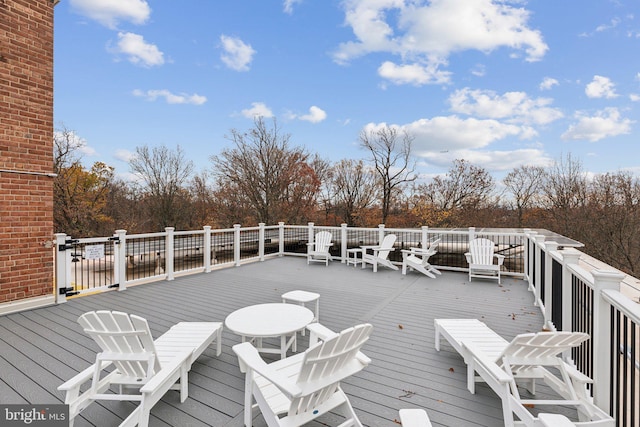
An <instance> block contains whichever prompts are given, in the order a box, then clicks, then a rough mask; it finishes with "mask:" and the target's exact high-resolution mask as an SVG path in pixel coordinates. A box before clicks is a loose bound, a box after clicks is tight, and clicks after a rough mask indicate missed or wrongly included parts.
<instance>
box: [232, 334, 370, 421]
mask: <svg viewBox="0 0 640 427" xmlns="http://www.w3.org/2000/svg"><path fill="white" fill-rule="evenodd" d="M313 325H315V326H318V324H312V325H310V328H309V329H310V330H311V338H312V340H311V342H312V343H313V342H315V340H316V338H325V339H326V340H324V341H321V342H319V343H316V344H315V345H312V347H310V348H309V349H308V350H307V351H305V352H304V353H299V354H296V355H294V356H291V357H287V358H286V359H282V360H278V361H276V362H273V363H270V364H267V363H265V362H264V360H263V359H262V358H261V357H260V355H259V353H258V351H257V350H256V348H255V347H253V346H252V345H251V344H250V343H248V342H245V343H242V344H236V345H234V346H233V351H234V352H235V353H236V354H237V355H238V360H239V364H240V370H241V371H243V372H246V378H245V398H244V405H245V407H244V425H245V426H246V427H251V425H252V421H253V410H252V409H253V406H254V405H253V399H254V398H255V401H256V403H257V406H258V408H259V409H260V411H261V412H262V415H263V416H264V419H265V421H266V423H267V425H268V426H269V427H285V426H286V427H297V426H302V425H305V424H306V423H308V422H310V421H312V420H314V419H316V418H318V417H320V416H322V415H323V414H325V413H327V412H329V411H333V410H336V411H337V412H341V413H342V415H344V417H345V418H346V420H345V422H343V423H342V424H340V425H341V426H343V427H347V426H358V427H362V423H361V422H360V420H359V419H358V417H357V415H356V413H355V411H354V410H353V407H352V406H351V403H350V402H349V398H348V397H347V395H346V394H345V393H344V391H342V388H341V387H340V381H342V380H343V379H345V378H347V377H349V376H351V375H354V374H356V373H358V372H360V371H361V370H362V369H364V368H365V367H366V366H367V365H368V364H369V363H370V362H371V360H370V359H369V358H368V357H367V356H365V355H364V354H362V353H361V352H360V349H361V347H362V345H363V344H364V343H365V342H366V341H367V340H368V339H369V336H370V335H371V332H372V330H373V327H372V326H371V325H369V324H362V325H358V326H355V327H352V328H349V329H345V330H344V331H342V332H340V333H339V334H336V333H328V334H324V333H322V332H318V331H319V330H320V331H322V330H326V328H323V327H320V329H318V328H315V329H313V328H312V326H313Z"/></svg>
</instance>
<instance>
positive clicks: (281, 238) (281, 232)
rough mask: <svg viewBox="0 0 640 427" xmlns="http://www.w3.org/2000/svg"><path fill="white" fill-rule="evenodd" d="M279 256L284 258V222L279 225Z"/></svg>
mask: <svg viewBox="0 0 640 427" xmlns="http://www.w3.org/2000/svg"><path fill="white" fill-rule="evenodd" d="M278 256H284V222H282V221H280V222H279V223H278Z"/></svg>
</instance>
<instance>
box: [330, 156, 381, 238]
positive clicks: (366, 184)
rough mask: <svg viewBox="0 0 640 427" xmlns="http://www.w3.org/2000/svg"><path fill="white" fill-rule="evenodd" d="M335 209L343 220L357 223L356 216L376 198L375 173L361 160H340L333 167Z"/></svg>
mask: <svg viewBox="0 0 640 427" xmlns="http://www.w3.org/2000/svg"><path fill="white" fill-rule="evenodd" d="M332 183H333V184H332V187H333V192H334V194H333V198H334V203H335V209H336V212H337V214H338V215H339V216H340V218H341V219H342V221H343V222H345V223H347V224H348V225H350V226H355V225H358V224H357V217H358V215H359V214H360V213H361V211H363V210H364V209H367V208H369V207H370V206H371V205H372V204H373V202H374V201H375V199H376V196H377V195H376V185H375V184H376V175H375V173H374V172H373V171H372V170H371V169H368V168H367V167H366V166H365V164H364V162H363V161H362V160H359V161H355V160H342V161H340V162H339V163H337V164H336V165H334V167H333V180H332Z"/></svg>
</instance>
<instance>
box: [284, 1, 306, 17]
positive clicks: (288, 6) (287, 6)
mask: <svg viewBox="0 0 640 427" xmlns="http://www.w3.org/2000/svg"><path fill="white" fill-rule="evenodd" d="M298 3H302V0H284V6H283V8H284V13H288V14H289V15H291V14H292V13H293V6H294V5H295V4H298Z"/></svg>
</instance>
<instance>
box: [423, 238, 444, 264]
mask: <svg viewBox="0 0 640 427" xmlns="http://www.w3.org/2000/svg"><path fill="white" fill-rule="evenodd" d="M441 240H442V239H437V240H434V241H433V242H431V244H430V245H429V247H428V248H427V253H426V254H424V255H423V256H422V265H423V266H425V267H427V266H429V265H430V264H429V258H431V257H432V256H434V255H435V254H437V253H438V245H439V244H440V241H441Z"/></svg>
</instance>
